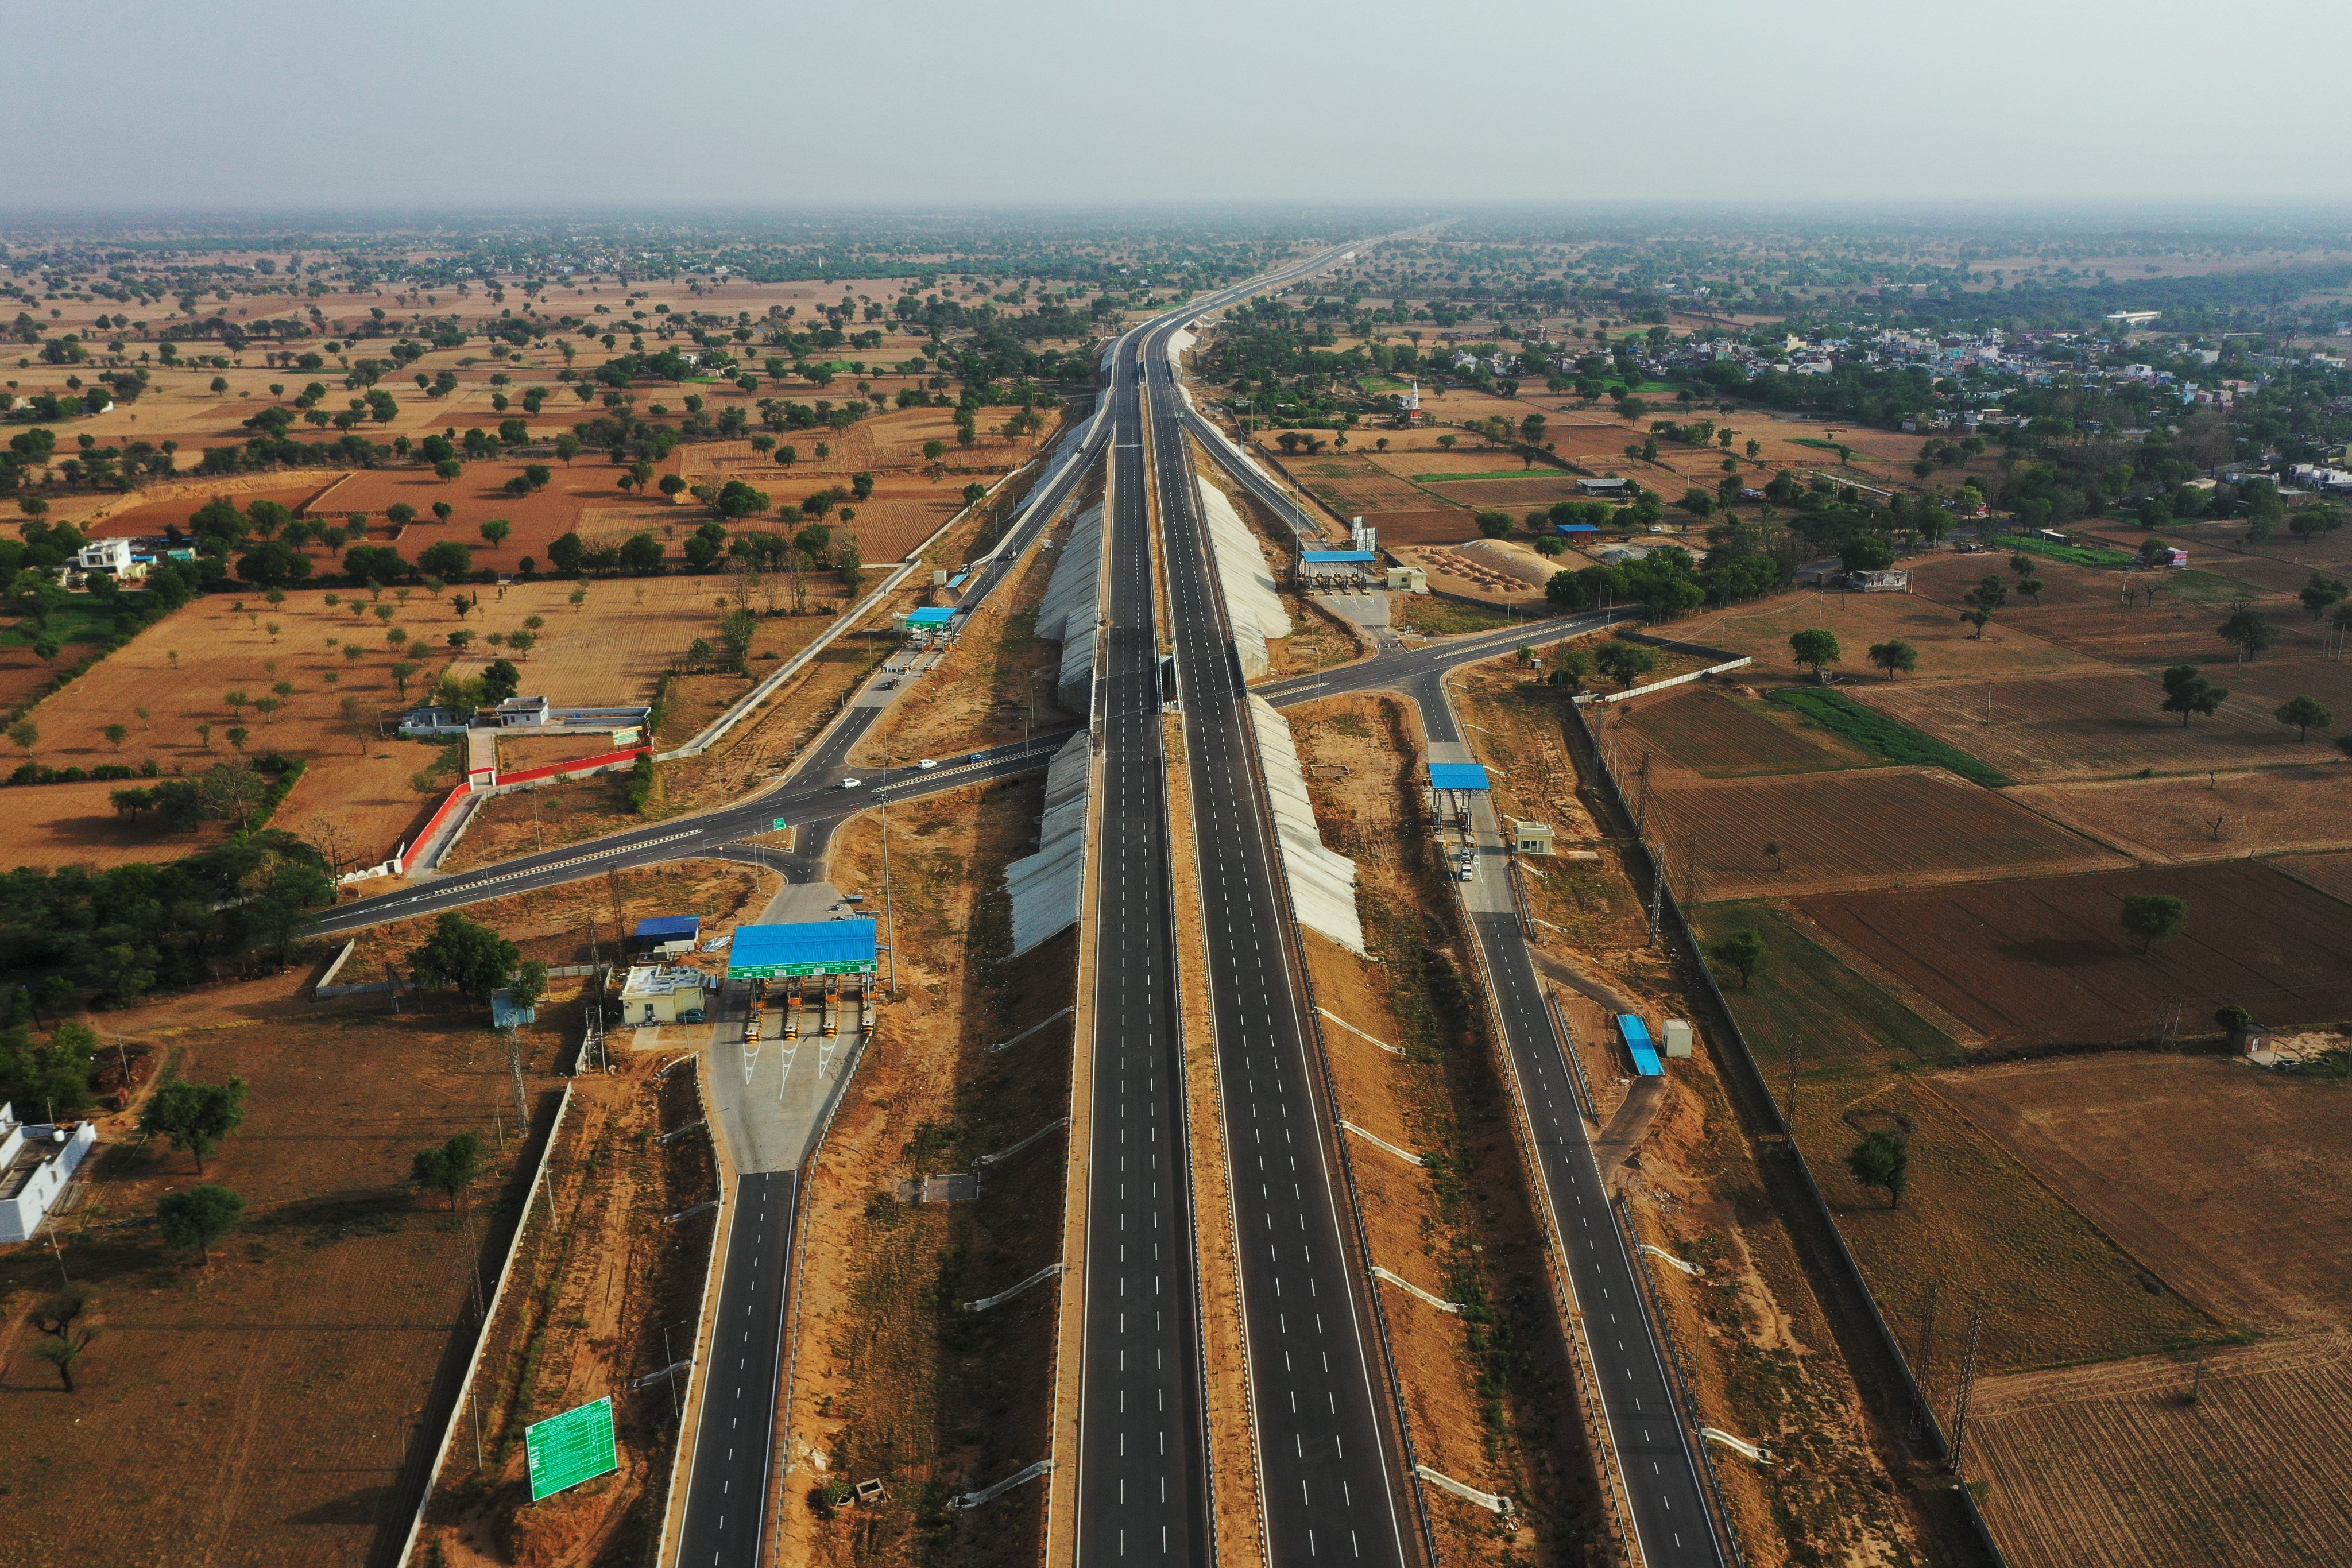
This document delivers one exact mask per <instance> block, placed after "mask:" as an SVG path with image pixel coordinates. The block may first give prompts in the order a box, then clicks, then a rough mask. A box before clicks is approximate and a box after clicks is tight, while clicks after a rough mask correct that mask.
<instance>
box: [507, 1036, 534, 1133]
mask: <svg viewBox="0 0 2352 1568" xmlns="http://www.w3.org/2000/svg"><path fill="white" fill-rule="evenodd" d="M507 1070H508V1071H509V1072H511V1073H513V1074H514V1092H515V1125H516V1126H517V1127H519V1128H528V1127H529V1126H530V1101H529V1100H527V1099H525V1098H524V1097H523V1091H522V1030H520V1029H510V1030H507Z"/></svg>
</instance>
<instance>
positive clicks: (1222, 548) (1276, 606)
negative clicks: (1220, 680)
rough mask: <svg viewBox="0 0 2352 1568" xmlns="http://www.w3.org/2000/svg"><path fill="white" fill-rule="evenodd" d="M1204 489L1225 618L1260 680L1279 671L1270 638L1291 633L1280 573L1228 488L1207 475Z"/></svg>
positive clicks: (1246, 665)
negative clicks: (1278, 589)
mask: <svg viewBox="0 0 2352 1568" xmlns="http://www.w3.org/2000/svg"><path fill="white" fill-rule="evenodd" d="M1198 487H1199V489H1200V492H1201V514H1202V517H1204V518H1205V519H1206V520H1207V522H1208V525H1209V548H1210V549H1213V550H1214V551H1215V552H1216V556H1217V582H1218V585H1219V586H1220V587H1221V588H1222V589H1223V591H1224V595H1225V617H1226V619H1227V620H1228V621H1229V622H1231V623H1232V625H1233V629H1234V652H1235V653H1239V654H1240V655H1241V661H1242V674H1243V675H1244V677H1246V678H1247V679H1250V680H1253V681H1254V680H1256V679H1257V678H1258V677H1259V676H1261V675H1265V674H1272V673H1273V670H1274V661H1273V658H1272V656H1271V655H1269V654H1268V653H1266V650H1265V644H1266V640H1267V639H1268V638H1272V637H1287V636H1289V635H1290V616H1289V614H1288V613H1287V612H1285V611H1284V609H1283V608H1282V599H1281V596H1280V595H1279V594H1277V593H1276V591H1275V580H1274V571H1273V569H1272V568H1270V567H1268V566H1267V565H1266V564H1265V551H1264V550H1261V549H1258V545H1257V535H1256V534H1255V533H1254V532H1252V531H1251V529H1250V526H1249V525H1248V524H1247V523H1245V522H1244V521H1242V515H1241V514H1240V513H1239V512H1237V511H1235V510H1234V504H1233V502H1231V501H1230V500H1227V499H1226V498H1225V493H1224V492H1223V490H1220V489H1218V488H1217V487H1216V486H1214V485H1212V484H1210V483H1209V482H1208V481H1207V480H1206V479H1202V480H1200V481H1198ZM1286 733H1287V732H1286Z"/></svg>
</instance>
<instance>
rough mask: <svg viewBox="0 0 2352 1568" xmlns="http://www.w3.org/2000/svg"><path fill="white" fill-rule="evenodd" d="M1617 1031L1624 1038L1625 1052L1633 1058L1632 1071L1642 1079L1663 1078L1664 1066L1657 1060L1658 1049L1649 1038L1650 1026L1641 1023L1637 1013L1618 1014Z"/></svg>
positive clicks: (1639, 1015)
mask: <svg viewBox="0 0 2352 1568" xmlns="http://www.w3.org/2000/svg"><path fill="white" fill-rule="evenodd" d="M1617 1029H1618V1031H1619V1032H1620V1033H1622V1034H1623V1035H1624V1037H1625V1050H1626V1051H1628V1052H1629V1053H1630V1054H1631V1055H1632V1056H1633V1071H1636V1072H1638V1073H1640V1074H1641V1075H1642V1076H1643V1077H1644V1078H1662V1077H1664V1076H1665V1071H1666V1068H1665V1064H1664V1062H1662V1061H1659V1060H1658V1047H1657V1044H1656V1042H1655V1041H1654V1040H1651V1038H1650V1026H1649V1025H1648V1024H1646V1023H1643V1021H1642V1015H1641V1014H1639V1013H1619V1014H1618V1015H1617Z"/></svg>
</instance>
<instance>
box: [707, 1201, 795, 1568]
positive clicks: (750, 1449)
mask: <svg viewBox="0 0 2352 1568" xmlns="http://www.w3.org/2000/svg"><path fill="white" fill-rule="evenodd" d="M797 1189H798V1177H797V1176H794V1175H793V1172H791V1171H764V1172H760V1173H757V1174H755V1175H751V1176H741V1177H739V1178H738V1179H737V1180H736V1183H735V1193H734V1202H733V1205H732V1207H733V1210H734V1216H733V1222H734V1227H735V1232H734V1235H733V1237H732V1238H731V1239H730V1241H729V1243H728V1248H727V1260H726V1262H725V1263H724V1264H723V1265H722V1266H721V1271H720V1274H721V1281H720V1284H719V1319H718V1322H716V1323H715V1324H714V1325H713V1326H712V1328H711V1333H710V1351H709V1364H708V1365H704V1366H698V1367H696V1368H695V1369H694V1375H696V1376H698V1377H699V1378H700V1379H701V1380H702V1385H703V1392H702V1423H701V1425H700V1427H698V1428H697V1430H696V1434H695V1439H694V1471H693V1475H692V1477H691V1479H689V1481H688V1486H687V1495H686V1514H685V1520H684V1522H683V1524H682V1526H681V1527H680V1531H679V1535H678V1548H677V1562H678V1568H758V1564H759V1562H760V1545H761V1537H762V1536H763V1535H764V1533H765V1531H764V1530H763V1529H762V1525H763V1523H764V1521H765V1520H766V1518H767V1500H768V1479H769V1476H770V1474H771V1468H772V1459H773V1458H774V1453H775V1438H776V1400H777V1397H778V1396H779V1394H780V1392H781V1390H782V1381H783V1351H784V1303H785V1295H786V1287H787V1285H788V1284H789V1283H790V1279H791V1262H792V1239H793V1217H794V1216H793V1207H794V1203H795V1200H796V1198H797V1196H798V1191H797Z"/></svg>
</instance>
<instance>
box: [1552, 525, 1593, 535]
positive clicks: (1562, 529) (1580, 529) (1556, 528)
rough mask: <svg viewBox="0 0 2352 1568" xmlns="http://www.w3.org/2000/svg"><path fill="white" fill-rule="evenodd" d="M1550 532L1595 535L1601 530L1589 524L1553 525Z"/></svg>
mask: <svg viewBox="0 0 2352 1568" xmlns="http://www.w3.org/2000/svg"><path fill="white" fill-rule="evenodd" d="M1551 531H1552V532H1554V533H1556V534H1597V533H1599V532H1600V531H1601V530H1600V528H1597V527H1595V526H1594V525H1593V524H1591V523H1555V524H1554V525H1552V530H1551Z"/></svg>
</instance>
